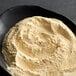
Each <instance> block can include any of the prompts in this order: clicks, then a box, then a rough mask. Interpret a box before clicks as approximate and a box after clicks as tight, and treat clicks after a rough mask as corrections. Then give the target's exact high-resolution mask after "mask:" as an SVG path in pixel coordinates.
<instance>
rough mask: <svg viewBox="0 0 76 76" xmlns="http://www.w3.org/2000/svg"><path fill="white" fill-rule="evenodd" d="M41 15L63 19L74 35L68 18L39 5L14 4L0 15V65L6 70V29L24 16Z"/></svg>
mask: <svg viewBox="0 0 76 76" xmlns="http://www.w3.org/2000/svg"><path fill="white" fill-rule="evenodd" d="M31 16H43V17H50V18H57V19H60V20H61V21H63V22H64V23H65V24H66V25H67V26H68V27H69V28H70V29H71V30H72V31H73V32H74V34H75V35H76V25H75V24H74V23H73V22H72V21H70V20H69V19H68V18H66V17H64V16H62V15H60V14H57V13H55V12H52V11H49V10H46V9H44V8H41V7H39V6H16V7H12V8H10V9H8V10H6V11H5V12H4V13H2V14H1V15H0V65H1V67H3V68H4V69H5V70H6V71H7V69H6V62H5V60H4V58H3V56H2V53H1V52H2V42H3V39H4V36H5V34H6V33H7V32H8V30H9V29H10V28H11V27H12V26H13V25H14V24H15V23H16V22H18V21H20V20H22V19H23V18H26V17H31Z"/></svg>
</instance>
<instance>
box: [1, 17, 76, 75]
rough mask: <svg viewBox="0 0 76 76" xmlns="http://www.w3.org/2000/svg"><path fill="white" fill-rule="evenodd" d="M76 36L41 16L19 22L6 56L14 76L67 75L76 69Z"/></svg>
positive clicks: (8, 37)
mask: <svg viewBox="0 0 76 76" xmlns="http://www.w3.org/2000/svg"><path fill="white" fill-rule="evenodd" d="M75 46H76V37H75V35H74V34H73V33H72V31H71V30H70V29H69V28H68V27H67V26H66V25H65V24H64V23H63V22H61V21H60V20H58V19H54V18H45V17H41V16H34V17H29V18H25V19H23V20H21V21H20V22H18V23H16V24H15V26H13V27H12V28H11V29H10V30H9V32H8V33H7V34H6V36H5V39H4V42H3V50H2V53H3V55H4V58H5V60H6V61H7V63H8V65H9V67H8V69H9V70H10V72H11V74H12V75H13V76H25V75H26V76H63V72H65V71H72V70H74V69H75V68H76V47H75Z"/></svg>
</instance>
